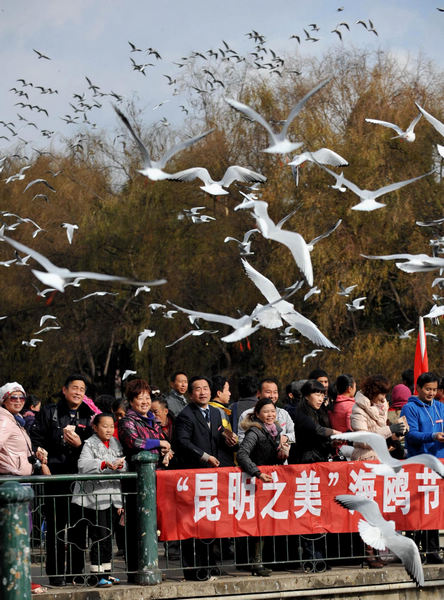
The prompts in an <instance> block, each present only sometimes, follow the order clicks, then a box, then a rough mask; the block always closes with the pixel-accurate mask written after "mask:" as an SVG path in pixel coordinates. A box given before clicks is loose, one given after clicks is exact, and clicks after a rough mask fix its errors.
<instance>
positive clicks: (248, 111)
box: [225, 98, 276, 142]
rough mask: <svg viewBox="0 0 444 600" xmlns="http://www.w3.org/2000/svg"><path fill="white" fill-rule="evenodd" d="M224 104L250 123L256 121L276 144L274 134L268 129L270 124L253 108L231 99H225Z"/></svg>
mask: <svg viewBox="0 0 444 600" xmlns="http://www.w3.org/2000/svg"><path fill="white" fill-rule="evenodd" d="M225 102H228V104H229V105H230V106H231V107H232V108H234V109H235V110H238V111H239V112H241V113H243V114H244V115H245V116H246V117H247V118H248V119H250V120H251V121H256V122H257V123H259V124H260V125H262V127H265V129H266V130H267V131H268V133H269V135H270V138H271V140H272V141H273V142H276V134H275V132H274V131H273V130H272V128H271V127H270V124H269V123H268V122H267V121H266V120H265V119H264V118H263V117H262V116H261V115H260V114H259V113H258V112H256V111H255V110H254V109H253V108H251V107H250V106H247V105H246V104H242V102H238V101H237V100H233V99H231V98H225Z"/></svg>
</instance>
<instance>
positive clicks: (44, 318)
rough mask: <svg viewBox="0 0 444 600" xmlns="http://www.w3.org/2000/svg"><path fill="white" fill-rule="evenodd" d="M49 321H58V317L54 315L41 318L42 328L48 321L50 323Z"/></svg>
mask: <svg viewBox="0 0 444 600" xmlns="http://www.w3.org/2000/svg"><path fill="white" fill-rule="evenodd" d="M49 319H54V320H57V317H55V316H54V315H43V316H42V317H40V327H43V325H44V324H45V323H46V321H48V320H49Z"/></svg>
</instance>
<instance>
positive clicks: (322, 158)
mask: <svg viewBox="0 0 444 600" xmlns="http://www.w3.org/2000/svg"><path fill="white" fill-rule="evenodd" d="M306 161H310V162H314V163H319V164H320V165H331V166H332V167H346V166H348V161H347V160H346V159H345V158H343V157H342V156H341V155H340V154H337V153H336V152H333V150H329V149H328V148H320V149H319V150H316V151H315V152H302V154H298V155H297V156H294V157H293V158H292V160H291V162H289V163H288V165H289V166H290V167H300V166H301V165H303V164H304V162H306Z"/></svg>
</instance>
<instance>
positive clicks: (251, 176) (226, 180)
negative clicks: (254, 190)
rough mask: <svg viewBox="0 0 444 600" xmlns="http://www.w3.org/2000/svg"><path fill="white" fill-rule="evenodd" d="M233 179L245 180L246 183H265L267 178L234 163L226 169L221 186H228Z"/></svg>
mask: <svg viewBox="0 0 444 600" xmlns="http://www.w3.org/2000/svg"><path fill="white" fill-rule="evenodd" d="M233 181H243V182H244V183H264V182H265V181H267V178H266V177H265V176H264V175H261V174H260V173H256V172H255V171H252V170H251V169H246V168H245V167H239V166H237V165H232V166H231V167H228V169H227V170H226V171H225V174H224V176H223V177H222V179H221V181H220V182H219V183H220V185H221V186H223V187H228V186H230V185H231V184H232V183H233Z"/></svg>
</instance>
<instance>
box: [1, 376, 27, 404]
mask: <svg viewBox="0 0 444 600" xmlns="http://www.w3.org/2000/svg"><path fill="white" fill-rule="evenodd" d="M15 391H20V392H22V393H23V395H24V396H26V392H25V390H24V389H23V386H21V385H20V384H19V383H17V382H16V381H13V382H12V383H5V385H3V386H2V387H1V388H0V404H3V401H4V400H6V396H7V395H8V394H10V393H11V392H15Z"/></svg>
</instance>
